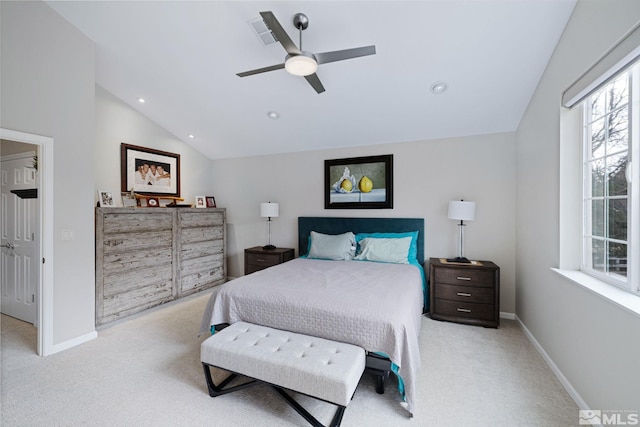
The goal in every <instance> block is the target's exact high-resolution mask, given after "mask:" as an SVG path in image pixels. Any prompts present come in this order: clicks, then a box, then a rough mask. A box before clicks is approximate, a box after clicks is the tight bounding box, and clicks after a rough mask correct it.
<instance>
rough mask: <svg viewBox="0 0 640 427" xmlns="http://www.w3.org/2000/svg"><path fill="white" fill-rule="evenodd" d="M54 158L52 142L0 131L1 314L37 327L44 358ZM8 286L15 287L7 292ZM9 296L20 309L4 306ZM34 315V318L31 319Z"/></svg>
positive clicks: (48, 331)
mask: <svg viewBox="0 0 640 427" xmlns="http://www.w3.org/2000/svg"><path fill="white" fill-rule="evenodd" d="M52 153H53V139H52V138H49V137H44V136H40V135H34V134H29V133H24V132H18V131H13V130H8V129H3V128H0V155H1V157H2V159H3V161H2V167H6V169H0V174H1V176H2V187H3V188H2V201H1V204H0V212H2V227H1V229H0V230H1V231H2V242H1V243H2V245H3V247H2V248H1V249H2V255H1V257H2V282H3V283H2V292H3V293H2V311H3V312H4V311H5V310H7V311H10V313H7V314H9V315H11V316H12V317H15V318H23V317H25V319H26V321H27V322H29V323H31V324H34V325H35V326H36V328H37V337H38V339H37V343H35V345H34V348H35V350H36V352H37V353H38V354H39V355H40V356H46V355H48V354H52V353H53V352H54V351H53V334H52V312H53V295H52V294H53V292H52V287H53V237H52V233H53V226H52V221H53V155H52ZM5 161H6V163H5ZM14 175H16V176H14ZM9 187H12V188H9ZM5 188H6V191H5ZM18 194H19V196H18ZM12 198H13V203H12V206H11V207H10V206H9V204H10V203H11V200H10V199H12ZM9 210H11V212H9ZM18 228H19V229H18ZM5 267H6V268H5ZM9 267H11V268H9ZM5 281H9V282H11V283H9V284H8V285H7V286H5V285H6V284H5ZM9 288H11V289H9ZM5 291H7V294H6V295H5ZM7 295H8V297H9V299H13V300H15V302H16V304H13V305H12V304H5V297H6V296H7ZM30 310H33V311H34V312H35V318H33V317H29V316H33V312H30Z"/></svg>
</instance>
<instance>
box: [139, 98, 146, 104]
mask: <svg viewBox="0 0 640 427" xmlns="http://www.w3.org/2000/svg"><path fill="white" fill-rule="evenodd" d="M138 102H139V103H140V104H144V103H145V102H147V101H145V100H144V98H138Z"/></svg>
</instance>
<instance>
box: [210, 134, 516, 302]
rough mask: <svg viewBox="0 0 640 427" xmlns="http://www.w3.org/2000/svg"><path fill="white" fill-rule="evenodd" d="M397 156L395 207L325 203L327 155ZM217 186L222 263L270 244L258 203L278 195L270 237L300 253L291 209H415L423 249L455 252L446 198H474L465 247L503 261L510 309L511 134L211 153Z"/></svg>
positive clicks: (234, 266)
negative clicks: (223, 218) (231, 155)
mask: <svg viewBox="0 0 640 427" xmlns="http://www.w3.org/2000/svg"><path fill="white" fill-rule="evenodd" d="M379 154H393V155H394V208H393V209H373V210H371V209H367V210H360V209H351V210H335V209H330V210H325V209H324V160H326V159H336V158H344V157H358V156H369V155H379ZM213 186H214V189H215V192H214V195H215V197H216V201H217V203H218V206H222V207H226V208H227V209H228V210H227V217H228V220H229V228H228V232H227V236H228V242H229V244H228V253H229V258H228V267H229V274H230V275H231V276H238V275H241V274H242V273H243V266H244V264H243V257H244V252H243V251H244V249H245V248H247V247H251V246H256V245H265V244H266V243H267V226H266V223H265V220H263V219H262V218H260V215H259V204H260V203H261V202H267V201H273V202H278V203H280V216H279V217H278V218H276V219H274V220H273V223H272V227H271V234H272V242H273V243H274V244H275V245H276V246H281V247H293V248H296V252H297V242H298V241H297V217H298V216H309V215H311V216H350V217H373V216H375V217H422V218H425V256H426V257H451V256H454V255H456V253H457V236H458V234H457V233H458V229H457V226H456V223H455V222H454V221H452V220H449V219H447V206H448V202H449V200H456V199H460V198H464V199H465V200H473V201H475V202H476V203H477V212H476V220H475V221H473V222H469V223H468V226H467V227H466V235H465V236H466V240H465V243H466V244H465V255H467V257H470V258H474V259H487V260H492V261H494V262H496V263H497V264H498V265H499V266H500V267H501V285H502V286H501V311H503V312H510V313H514V312H515V268H514V263H515V135H514V134H513V133H507V134H496V135H484V136H473V137H466V138H454V139H446V140H432V141H418V142H405V143H395V144H385V145H374V146H368V147H357V148H345V149H335V150H325V151H313V152H304V153H291V154H284V155H273V156H262V157H251V158H243V159H228V160H217V161H214V162H213Z"/></svg>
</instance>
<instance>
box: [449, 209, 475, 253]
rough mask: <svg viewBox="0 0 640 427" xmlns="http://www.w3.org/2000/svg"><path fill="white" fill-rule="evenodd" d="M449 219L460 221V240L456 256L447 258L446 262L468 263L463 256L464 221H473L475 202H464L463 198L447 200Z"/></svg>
mask: <svg viewBox="0 0 640 427" xmlns="http://www.w3.org/2000/svg"><path fill="white" fill-rule="evenodd" d="M448 216H449V219H454V220H456V221H460V223H459V224H458V227H460V240H459V241H458V256H457V257H456V258H451V259H447V261H448V262H462V263H470V262H471V261H469V260H468V259H467V258H465V257H464V227H465V226H466V224H465V223H464V221H473V220H474V218H475V216H476V203H475V202H465V201H464V200H460V201H458V200H452V201H450V202H449V215H448Z"/></svg>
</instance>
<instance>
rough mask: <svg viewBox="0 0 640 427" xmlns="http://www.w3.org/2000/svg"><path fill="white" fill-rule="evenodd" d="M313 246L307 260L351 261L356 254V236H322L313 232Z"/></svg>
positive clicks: (350, 233)
mask: <svg viewBox="0 0 640 427" xmlns="http://www.w3.org/2000/svg"><path fill="white" fill-rule="evenodd" d="M310 239H311V245H310V248H309V254H308V255H307V258H319V259H330V260H334V261H338V260H344V261H351V260H352V259H353V256H354V255H355V253H356V236H355V234H353V233H352V232H350V231H349V232H346V233H344V234H337V235H332V234H322V233H317V232H315V231H312V232H311V237H310Z"/></svg>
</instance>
